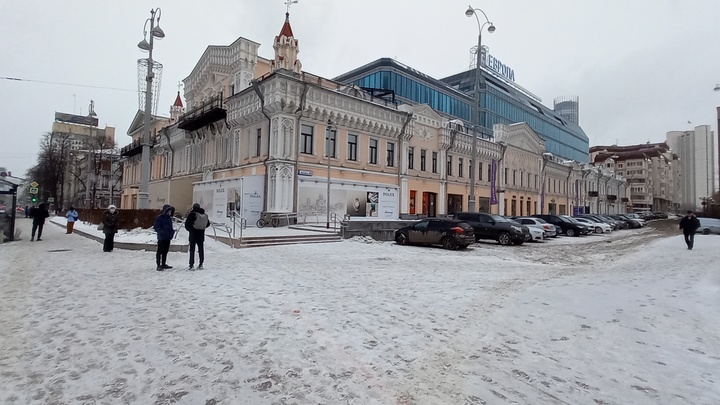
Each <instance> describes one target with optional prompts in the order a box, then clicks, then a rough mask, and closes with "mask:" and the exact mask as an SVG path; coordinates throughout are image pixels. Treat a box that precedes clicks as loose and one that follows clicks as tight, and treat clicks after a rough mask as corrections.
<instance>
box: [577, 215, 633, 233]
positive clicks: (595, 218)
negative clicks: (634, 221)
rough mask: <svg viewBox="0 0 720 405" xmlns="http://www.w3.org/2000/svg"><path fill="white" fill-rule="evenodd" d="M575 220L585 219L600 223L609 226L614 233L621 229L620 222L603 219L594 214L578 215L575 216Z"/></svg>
mask: <svg viewBox="0 0 720 405" xmlns="http://www.w3.org/2000/svg"><path fill="white" fill-rule="evenodd" d="M575 218H587V219H589V220H590V221H592V222H602V223H604V224H608V225H610V227H611V228H612V230H613V231H616V230H618V229H620V228H621V226H622V222H620V221H618V220H616V219H613V218H608V217H603V216H602V215H596V214H580V215H577V216H575Z"/></svg>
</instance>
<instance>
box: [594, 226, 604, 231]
mask: <svg viewBox="0 0 720 405" xmlns="http://www.w3.org/2000/svg"><path fill="white" fill-rule="evenodd" d="M595 233H604V232H603V230H602V228H600V227H599V226H596V227H595Z"/></svg>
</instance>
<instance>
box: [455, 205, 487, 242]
mask: <svg viewBox="0 0 720 405" xmlns="http://www.w3.org/2000/svg"><path fill="white" fill-rule="evenodd" d="M455 217H456V218H457V220H458V221H463V222H465V223H466V224H468V225H470V226H472V227H473V231H474V233H475V238H476V239H478V238H480V237H481V236H482V224H481V223H480V222H478V214H476V213H473V212H461V213H459V214H457V215H456V216H455Z"/></svg>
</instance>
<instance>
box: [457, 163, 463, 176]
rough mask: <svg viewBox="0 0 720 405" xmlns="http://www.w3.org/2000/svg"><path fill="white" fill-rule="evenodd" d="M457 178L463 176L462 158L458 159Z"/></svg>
mask: <svg viewBox="0 0 720 405" xmlns="http://www.w3.org/2000/svg"><path fill="white" fill-rule="evenodd" d="M458 176H459V177H462V176H463V158H458Z"/></svg>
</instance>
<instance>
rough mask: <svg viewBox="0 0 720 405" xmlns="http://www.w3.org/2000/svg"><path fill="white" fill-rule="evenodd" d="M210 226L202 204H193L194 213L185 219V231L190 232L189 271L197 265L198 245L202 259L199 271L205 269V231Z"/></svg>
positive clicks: (191, 212)
mask: <svg viewBox="0 0 720 405" xmlns="http://www.w3.org/2000/svg"><path fill="white" fill-rule="evenodd" d="M209 226H210V219H209V218H208V216H207V214H206V213H205V210H204V209H202V208H201V207H200V204H198V203H195V204H193V206H192V211H190V214H188V216H187V218H186V219H185V229H187V231H188V235H189V236H188V241H189V242H190V267H189V268H188V270H192V269H193V266H194V264H195V246H196V245H197V249H198V256H199V259H200V263H199V264H198V267H197V268H198V270H201V269H202V268H203V263H204V262H205V247H204V245H205V229H207V228H208V227H209ZM198 228H199V229H198Z"/></svg>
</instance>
